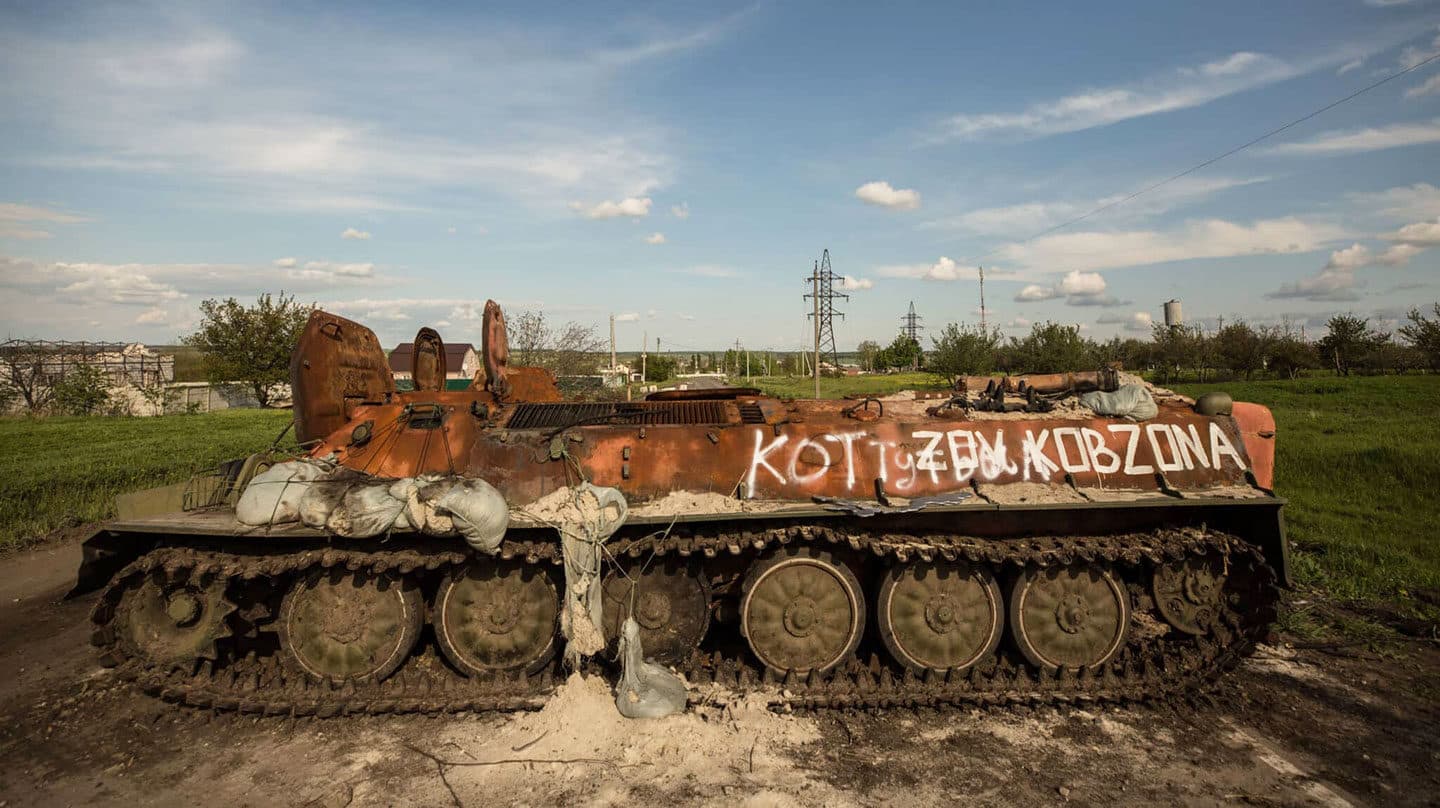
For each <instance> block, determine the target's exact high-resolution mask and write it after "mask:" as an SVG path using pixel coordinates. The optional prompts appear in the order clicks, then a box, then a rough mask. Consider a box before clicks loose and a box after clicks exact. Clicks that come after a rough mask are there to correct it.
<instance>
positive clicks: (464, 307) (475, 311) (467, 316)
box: [450, 303, 485, 323]
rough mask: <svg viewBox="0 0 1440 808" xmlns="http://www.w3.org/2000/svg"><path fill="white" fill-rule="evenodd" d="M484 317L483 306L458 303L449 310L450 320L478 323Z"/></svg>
mask: <svg viewBox="0 0 1440 808" xmlns="http://www.w3.org/2000/svg"><path fill="white" fill-rule="evenodd" d="M484 316H485V304H483V303H481V304H476V303H460V304H459V305H457V306H455V307H454V308H452V309H451V310H450V319H451V320H460V321H461V322H469V323H478V322H480V320H481V319H483V318H484Z"/></svg>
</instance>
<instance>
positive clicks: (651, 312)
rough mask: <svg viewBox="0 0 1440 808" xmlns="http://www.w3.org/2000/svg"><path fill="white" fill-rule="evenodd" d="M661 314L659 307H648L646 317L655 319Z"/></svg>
mask: <svg viewBox="0 0 1440 808" xmlns="http://www.w3.org/2000/svg"><path fill="white" fill-rule="evenodd" d="M659 316H660V311H659V309H646V310H645V319H647V320H654V319H656V318H657V317H659Z"/></svg>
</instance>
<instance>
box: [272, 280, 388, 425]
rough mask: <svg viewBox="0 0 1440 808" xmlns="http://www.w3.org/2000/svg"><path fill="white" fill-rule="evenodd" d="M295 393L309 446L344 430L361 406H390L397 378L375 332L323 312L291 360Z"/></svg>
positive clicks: (316, 316)
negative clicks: (372, 404) (366, 404)
mask: <svg viewBox="0 0 1440 808" xmlns="http://www.w3.org/2000/svg"><path fill="white" fill-rule="evenodd" d="M290 389H291V395H292V397H293V399H294V402H295V437H296V439H297V440H299V441H300V442H302V443H304V442H305V441H310V440H315V439H317V438H323V437H325V436H327V435H330V434H332V433H334V432H335V431H336V430H338V429H340V428H341V427H344V426H345V425H346V423H347V422H348V421H349V420H350V415H351V411H352V410H353V408H354V407H355V406H357V405H359V404H362V403H379V402H382V401H385V400H386V399H387V396H388V395H389V394H392V393H394V392H395V378H394V376H393V375H391V373H390V364H389V363H388V362H387V361H386V360H385V351H384V350H383V349H382V348H381V347H380V340H378V339H377V338H376V337H375V332H373V331H371V330H370V329H368V328H366V327H365V326H363V325H360V324H359V323H356V322H352V321H350V320H347V319H345V318H344V317H339V316H337V315H334V314H331V313H329V312H325V311H320V310H318V309H317V310H315V311H314V312H312V313H311V314H310V320H309V322H307V323H306V324H305V331H304V332H303V333H302V334H301V335H300V342H299V343H298V344H297V345H296V347H295V352H294V353H293V354H292V355H291V357H290Z"/></svg>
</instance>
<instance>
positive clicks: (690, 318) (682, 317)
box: [675, 314, 695, 323]
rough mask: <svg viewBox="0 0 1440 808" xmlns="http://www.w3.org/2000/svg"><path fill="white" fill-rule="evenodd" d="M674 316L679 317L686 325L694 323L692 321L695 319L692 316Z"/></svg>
mask: <svg viewBox="0 0 1440 808" xmlns="http://www.w3.org/2000/svg"><path fill="white" fill-rule="evenodd" d="M675 316H676V317H679V318H680V319H682V320H684V321H685V322H687V323H688V322H692V321H694V319H695V315H693V314H677V315H675Z"/></svg>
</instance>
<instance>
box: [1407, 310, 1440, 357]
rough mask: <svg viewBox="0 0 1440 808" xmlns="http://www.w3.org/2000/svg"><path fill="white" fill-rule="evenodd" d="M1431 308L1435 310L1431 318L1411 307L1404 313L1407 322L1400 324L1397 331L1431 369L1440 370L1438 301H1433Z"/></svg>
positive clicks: (1439, 312)
mask: <svg viewBox="0 0 1440 808" xmlns="http://www.w3.org/2000/svg"><path fill="white" fill-rule="evenodd" d="M1431 310H1432V311H1434V312H1435V319H1433V320H1432V319H1430V318H1429V317H1426V316H1425V315H1423V314H1421V313H1420V310H1419V309H1411V310H1410V313H1409V314H1408V315H1406V319H1407V320H1409V321H1410V322H1409V324H1408V325H1402V326H1400V328H1399V329H1398V331H1399V334H1400V336H1401V338H1402V339H1404V340H1405V341H1406V342H1408V343H1410V344H1411V345H1412V346H1414V347H1415V350H1417V351H1419V352H1420V354H1421V355H1422V356H1423V357H1424V358H1425V363H1426V365H1427V366H1429V368H1430V369H1431V370H1440V303H1435V304H1434V305H1433V306H1432V307H1431Z"/></svg>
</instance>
